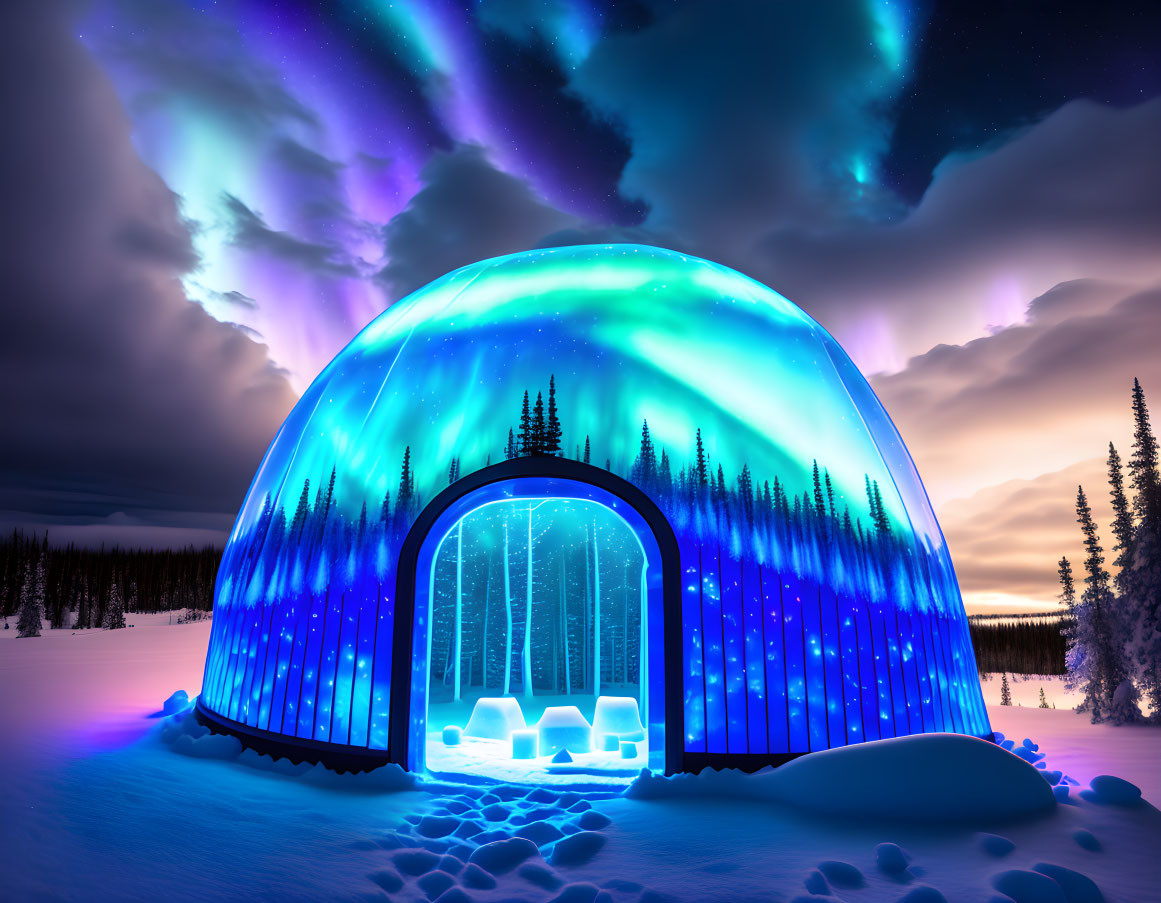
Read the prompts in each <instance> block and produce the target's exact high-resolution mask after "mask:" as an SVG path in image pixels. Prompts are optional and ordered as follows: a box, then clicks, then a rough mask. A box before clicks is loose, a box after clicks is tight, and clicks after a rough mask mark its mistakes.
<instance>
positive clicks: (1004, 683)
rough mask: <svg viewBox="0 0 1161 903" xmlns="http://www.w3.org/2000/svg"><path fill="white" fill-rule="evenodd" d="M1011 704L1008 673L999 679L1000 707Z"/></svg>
mask: <svg viewBox="0 0 1161 903" xmlns="http://www.w3.org/2000/svg"><path fill="white" fill-rule="evenodd" d="M1011 704H1012V688H1011V687H1009V686H1008V672H1007V671H1005V672H1004V674H1003V676H1002V677H1001V678H1000V705H1011Z"/></svg>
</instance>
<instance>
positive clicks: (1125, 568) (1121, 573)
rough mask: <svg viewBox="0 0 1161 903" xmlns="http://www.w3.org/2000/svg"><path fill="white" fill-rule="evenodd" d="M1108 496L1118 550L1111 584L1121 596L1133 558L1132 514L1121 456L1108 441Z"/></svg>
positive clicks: (1125, 586) (1116, 550) (1114, 545)
mask: <svg viewBox="0 0 1161 903" xmlns="http://www.w3.org/2000/svg"><path fill="white" fill-rule="evenodd" d="M1108 468H1109V497H1110V498H1111V499H1112V501H1113V523H1112V528H1113V537H1114V539H1115V542H1114V543H1113V551H1114V552H1119V553H1120V554H1119V555H1117V557H1116V558H1115V559H1113V565H1114V566H1115V567H1116V568H1117V573H1116V575H1115V576H1114V577H1113V586H1114V587H1115V588H1116V590H1117V593H1118V594H1119V595H1121V596H1127V595H1128V582H1129V578H1130V565H1131V563H1132V560H1133V515H1132V512H1131V511H1130V510H1129V500H1128V499H1127V498H1126V497H1125V476H1124V472H1123V471H1122V470H1121V456H1120V455H1119V454H1117V448H1116V446H1115V445H1113V443H1111V442H1110V443H1109V457H1108Z"/></svg>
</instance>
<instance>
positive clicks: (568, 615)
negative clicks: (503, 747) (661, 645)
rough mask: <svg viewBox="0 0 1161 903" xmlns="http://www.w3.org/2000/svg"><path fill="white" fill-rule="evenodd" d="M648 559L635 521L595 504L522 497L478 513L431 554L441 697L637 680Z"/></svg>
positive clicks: (590, 688) (437, 694) (587, 689)
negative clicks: (635, 530)
mask: <svg viewBox="0 0 1161 903" xmlns="http://www.w3.org/2000/svg"><path fill="white" fill-rule="evenodd" d="M644 566H645V558H644V554H643V553H642V551H641V548H640V544H639V541H638V539H637V537H636V536H635V535H634V533H633V531H632V530H631V528H630V527H629V525H628V524H626V523H625V522H624V521H623V520H622V519H621V518H620V516H619V515H617V514H616V513H614V512H613V511H611V510H610V509H609V508H607V507H606V506H604V505H601V504H599V503H594V502H584V501H580V500H574V499H544V500H538V501H536V502H535V503H534V502H532V501H530V500H527V499H514V500H511V501H500V502H496V503H493V504H490V505H488V506H485V507H484V508H481V509H477V510H476V511H473V512H471V513H470V514H469V515H467V516H465V517H464V518H462V519H461V520H460V521H459V522H458V523H457V524H456V526H454V527H453V528H452V530H451V532H450V533H449V534H448V535H447V536H446V537H444V539H443V542H442V544H441V545H440V547H439V553H438V555H437V556H436V560H435V574H434V575H433V581H432V585H433V587H434V590H435V601H434V605H433V614H432V626H431V636H432V641H431V645H432V661H431V675H432V684H433V698H434V699H435V701H447V700H449V699H450V700H458V699H461V698H462V697H463V695H465V694H468V693H469V692H470V691H472V690H473V688H477V689H480V690H484V689H486V690H488V691H495V692H496V693H501V694H503V695H508V694H509V693H514V692H521V693H523V694H524V695H526V696H527V695H531V694H532V691H533V689H535V690H537V691H540V692H551V693H553V694H557V695H559V694H564V695H570V694H572V693H586V694H589V695H595V684H597V683H598V682H599V683H601V684H605V685H608V684H617V685H620V686H626V685H631V684H636V683H638V679H639V661H638V657H639V653H640V643H639V641H638V640H639V637H640V630H641V606H642V602H643V599H642V588H641V577H642V570H643V568H644ZM598 615H599V617H598ZM529 624H531V625H532V629H531V630H528V629H527V625H529ZM457 646H458V649H459V654H458V655H457V654H456V651H457ZM457 663H458V667H457ZM598 673H599V681H598V678H597V676H596V675H597V674H598ZM441 687H442V689H443V692H441V691H440V689H439V688H441Z"/></svg>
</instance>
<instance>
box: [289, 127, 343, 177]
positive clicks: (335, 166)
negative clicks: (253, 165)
mask: <svg viewBox="0 0 1161 903" xmlns="http://www.w3.org/2000/svg"><path fill="white" fill-rule="evenodd" d="M274 155H275V159H276V160H277V161H278V162H279V163H281V164H282V166H284V167H286V168H287V169H289V170H291V171H293V172H296V173H298V174H299V175H303V176H308V177H312V178H316V179H321V180H322V181H324V182H327V183H329V184H331V185H334V184H336V182H337V179H338V176H339V173H340V172H342V171H343V168H344V167H343V164H342V163H339V162H338V161H336V160H331V159H329V158H328V157H324V156H323V155H322V154H320V153H318V152H317V151H313V150H311V149H310V148H309V147H306V146H305V145H303V144H299V143H298V142H297V141H294V140H292V139H290V138H284V139H283V140H282V141H280V142H278V144H277V146H276V147H275V149H274Z"/></svg>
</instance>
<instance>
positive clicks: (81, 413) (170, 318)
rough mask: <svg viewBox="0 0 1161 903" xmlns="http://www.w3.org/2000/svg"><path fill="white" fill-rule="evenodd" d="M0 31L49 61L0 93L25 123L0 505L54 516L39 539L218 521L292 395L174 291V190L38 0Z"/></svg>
mask: <svg viewBox="0 0 1161 903" xmlns="http://www.w3.org/2000/svg"><path fill="white" fill-rule="evenodd" d="M0 42H2V43H3V48H2V52H3V54H4V58H5V59H6V60H7V61H8V62H9V63H12V64H14V65H16V66H22V67H24V68H25V69H26V71H32V70H33V69H36V70H37V71H43V72H45V73H48V75H46V77H44V78H37V79H32V80H30V81H29V82H28V83H27V84H25V85H24V87H23V88H22V90H21V91H19V92H10V93H9V95H8V96H7V98H6V115H7V117H8V118H9V120H10V121H15V122H24V123H31V122H36V123H37V127H36V128H20V129H15V130H13V131H12V133H11V134H10V135H9V136H8V139H7V140H6V141H5V142H3V144H2V145H0V173H3V177H4V185H5V190H4V205H3V214H2V215H3V218H4V222H5V225H6V227H7V228H5V230H4V234H5V236H6V238H5V242H4V246H3V250H2V252H0V253H2V255H3V264H4V265H3V270H4V273H5V280H6V281H5V286H4V289H5V293H6V295H7V296H8V297H9V298H11V299H19V300H18V302H17V303H13V302H12V301H9V302H7V303H5V304H4V305H2V306H0V318H2V319H0V400H2V404H3V407H4V411H5V417H6V419H7V421H8V422H9V424H10V425H11V427H12V429H10V430H9V431H8V432H6V434H5V440H4V442H3V443H2V444H0V473H2V474H3V480H2V481H0V485H2V486H3V487H4V488H3V491H2V492H0V519H2V520H3V522H4V523H6V524H13V523H16V524H21V525H24V526H30V525H32V526H35V527H38V528H39V527H45V526H52V527H55V526H56V525H62V526H67V529H66V531H65V532H64V533H63V534H62V535H61V536H60V537H57V535H56V533H55V531H54V534H53V539H54V541H55V540H56V539H58V538H60V539H62V540H63V539H81V540H89V541H101V540H106V539H108V540H111V539H113V538H114V537H122V538H126V539H128V538H130V537H133V536H136V537H137V539H138V541H140V537H141V536H142V535H143V534H144V533H147V532H148V529H147V528H158V527H162V528H172V530H171V531H170V532H166V531H165V530H164V529H163V530H162V532H160V533H158V534H157V536H158V537H164V538H163V539H162V541H177V542H184V541H187V540H188V541H194V540H196V541H205V540H207V539H209V538H213V537H215V536H220V531H221V530H222V528H223V527H224V526H225V524H226V523H228V521H229V518H230V512H231V511H232V510H233V508H234V507H235V506H236V504H237V499H238V497H239V495H240V493H241V492H242V491H243V490H244V489H245V487H246V486H247V485H248V483H249V479H250V475H251V473H252V472H253V469H254V467H255V466H256V465H257V463H258V461H259V459H260V457H261V455H262V452H263V450H264V448H265V446H266V444H267V443H268V442H269V439H270V436H271V435H272V433H273V430H274V429H276V428H277V425H278V423H279V422H280V421H281V419H282V418H283V416H285V413H286V412H287V411H288V410H289V408H290V406H291V404H292V403H293V400H294V396H293V393H292V392H291V390H290V387H289V385H288V384H287V382H286V380H285V379H284V377H283V376H282V374H281V373H279V372H278V371H277V370H276V369H275V368H274V367H273V366H272V365H271V363H270V361H269V359H268V358H267V355H266V349H265V348H264V347H263V346H261V345H258V344H256V343H255V342H253V341H252V340H251V339H249V338H247V337H246V336H245V335H243V334H242V333H241V332H239V331H238V330H237V329H234V328H233V327H230V326H227V325H225V324H222V323H219V322H217V321H216V320H214V319H213V318H212V317H210V316H209V315H208V314H206V312H205V311H204V310H202V308H200V307H198V306H197V305H194V304H190V303H189V301H188V300H187V298H186V296H185V294H184V293H183V292H182V290H181V285H180V282H179V281H178V280H179V277H180V276H181V275H182V274H183V273H184V272H186V271H187V270H188V269H189V268H190V267H191V266H194V265H196V261H197V257H196V254H195V253H194V250H193V247H192V245H191V243H190V239H189V235H188V233H187V232H186V230H185V226H184V224H183V223H182V221H181V220H180V218H179V216H178V211H177V208H176V203H175V199H174V196H173V194H172V193H171V192H170V190H169V189H168V188H167V187H166V186H165V184H164V183H163V182H162V181H161V179H159V178H158V177H157V175H156V174H155V173H154V172H152V171H151V170H150V169H148V168H147V167H146V166H144V165H142V163H141V162H140V160H139V159H138V158H137V156H136V154H135V152H134V149H133V147H132V145H131V144H130V141H129V133H128V124H127V122H126V120H125V118H124V114H123V112H122V110H121V107H120V105H119V103H118V100H117V98H116V96H115V94H114V93H113V91H112V89H111V87H110V85H109V83H108V81H107V79H106V78H105V77H104V75H103V74H102V73H101V71H100V70H99V69H98V68H97V67H96V66H95V65H94V64H93V62H92V60H91V59H90V57H89V56H88V54H86V53H85V52H84V51H83V50H82V49H81V48H79V47H78V46H77V45H76V43H75V41H74V40H73V39H72V35H71V34H70V31H69V29H67V28H66V27H65V26H64V24H63V23H62V22H61V21H58V20H56V19H54V18H53V17H52V15H51V11H47V10H46V11H45V13H42V14H40V15H36V16H29V17H28V19H27V21H26V27H24V28H22V29H20V30H19V31H15V30H10V29H4V30H3V36H2V37H0ZM235 306H237V305H236V303H235ZM90 525H91V527H92V529H89V526H90ZM134 528H146V529H136V530H135V529H134Z"/></svg>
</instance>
